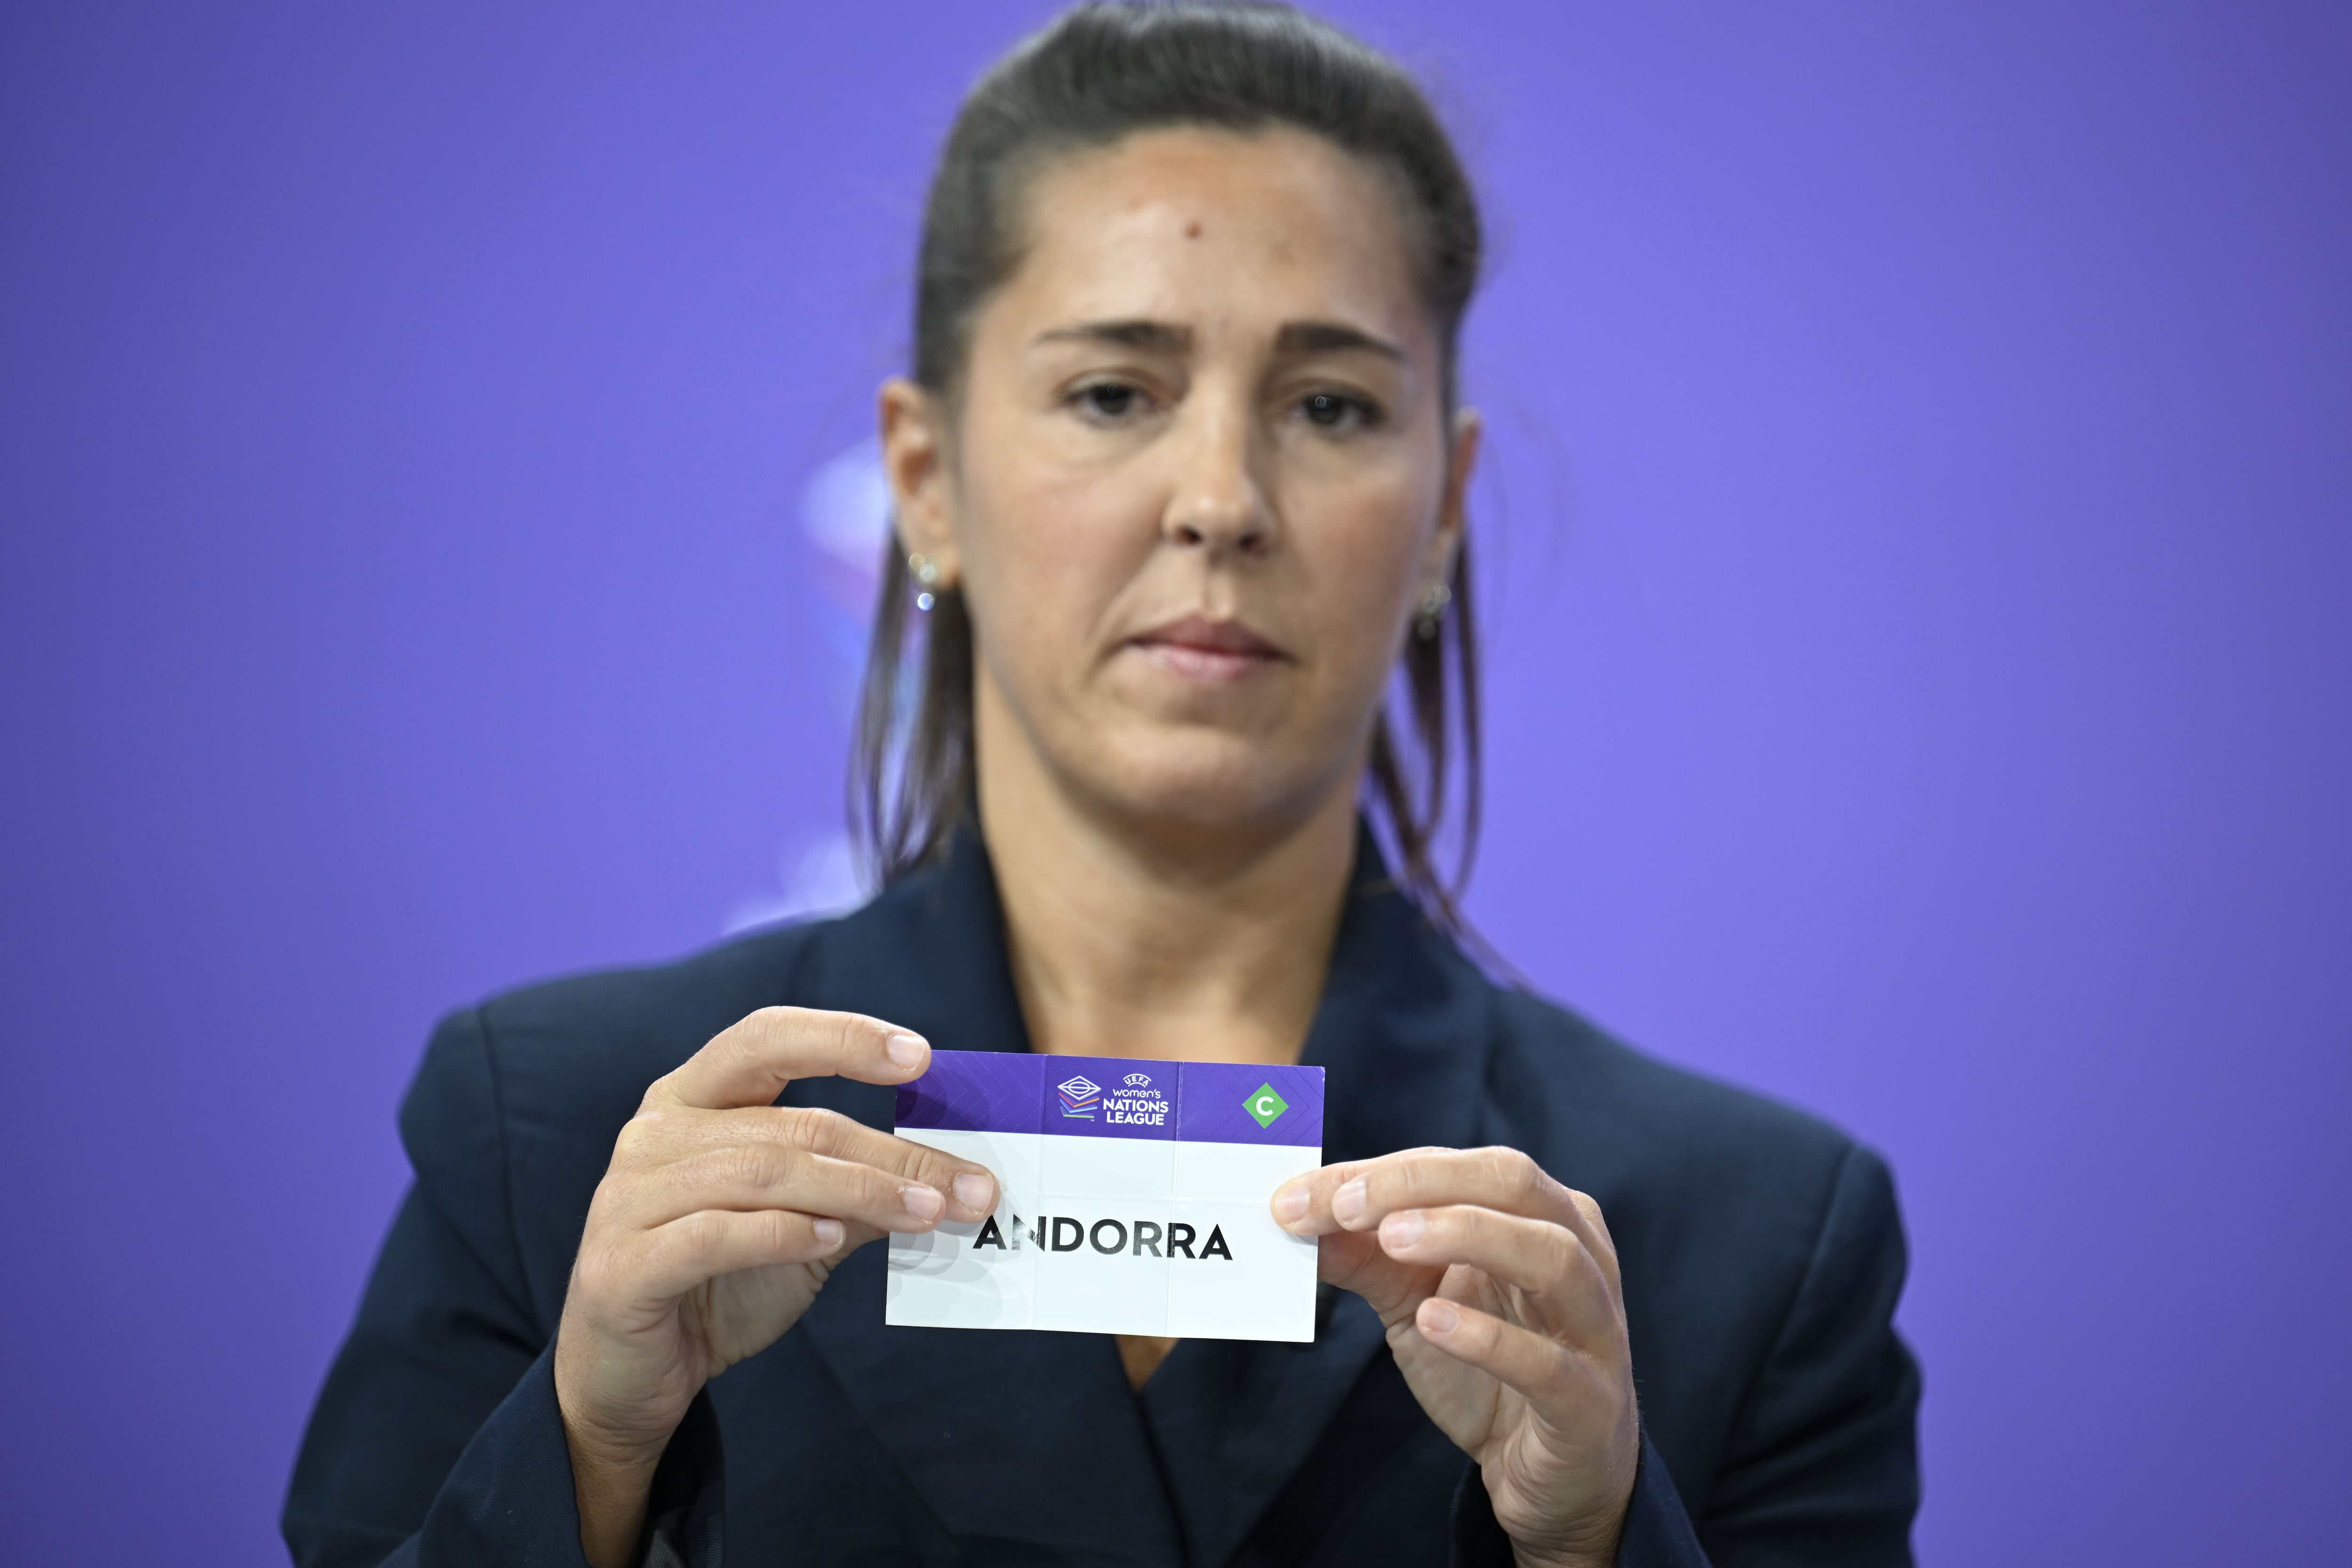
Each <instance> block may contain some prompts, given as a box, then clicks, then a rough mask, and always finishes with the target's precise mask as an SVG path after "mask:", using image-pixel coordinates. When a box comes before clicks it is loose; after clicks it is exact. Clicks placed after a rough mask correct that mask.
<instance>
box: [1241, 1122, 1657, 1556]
mask: <svg viewBox="0 0 2352 1568" xmlns="http://www.w3.org/2000/svg"><path fill="white" fill-rule="evenodd" d="M1274 1217H1275V1219H1276V1221H1277V1222H1278V1223H1280V1224H1281V1226H1282V1227H1283V1228H1284V1229H1285V1230H1287V1231H1289V1232H1290V1233H1291V1234H1293V1235H1294V1236H1316V1237H1322V1249H1323V1258H1322V1270H1321V1271H1322V1277H1323V1279H1325V1280H1327V1281H1328V1282H1329V1283H1331V1284H1333V1285H1337V1286H1339V1287H1341V1288H1343V1289H1349V1290H1353V1291H1354V1292H1356V1294H1358V1295H1359V1296H1361V1297H1362V1298H1363V1299H1364V1300H1366V1301H1367V1302H1369V1303H1370V1306H1371V1308H1372V1310H1374V1311H1376V1312H1378V1313H1379V1314H1380V1316H1381V1322H1382V1323H1383V1324H1385V1325H1386V1326H1387V1329H1388V1340H1389V1348H1390V1350H1391V1352H1393V1353H1394V1355H1395V1356H1396V1362H1397V1366H1398V1367H1399V1368H1400V1369H1401V1370H1402V1372H1403V1373H1404V1376H1405V1382H1406V1383H1407V1384H1409V1385H1410V1386H1411V1387H1412V1392H1413V1396H1414V1397H1415V1398H1417V1399H1419V1400H1420V1401H1421V1406H1422V1408H1423V1410H1426V1411H1427V1412H1429V1417H1430V1419H1431V1420H1433V1421H1434V1422H1436V1423H1437V1426H1438V1427H1439V1429H1440V1430H1441V1431H1443V1432H1444V1434H1445V1435H1446V1436H1448V1437H1451V1438H1453V1439H1454V1442H1455V1443H1457V1444H1459V1445H1460V1446H1461V1447H1462V1448H1463V1450H1464V1451H1465V1452H1466V1453H1468V1454H1469V1456H1470V1457H1471V1458H1474V1459H1475V1460H1476V1461H1477V1462H1478V1465H1479V1467H1480V1468H1481V1470H1482V1471H1483V1473H1484V1475H1485V1479H1486V1494H1487V1496H1488V1497H1489V1498H1490V1499H1491V1500H1493V1502H1494V1506H1495V1519H1496V1522H1497V1523H1499V1524H1500V1525H1501V1526H1502V1527H1503V1529H1504V1531H1505V1532H1506V1533H1507V1534H1508V1535H1509V1536H1510V1538H1511V1541H1512V1543H1513V1545H1514V1546H1515V1547H1516V1548H1517V1556H1518V1560H1519V1562H1520V1563H1526V1564H1534V1563H1545V1564H1576V1565H1578V1568H1584V1565H1586V1564H1597V1563H1611V1562H1612V1561H1614V1559H1615V1557H1616V1552H1617V1538H1618V1535H1619V1533H1620V1532H1621V1531H1622V1529H1623V1527H1624V1521H1625V1507H1626V1503H1627V1500H1628V1499H1630V1498H1631V1497H1632V1495H1633V1470H1634V1466H1635V1464H1636V1462H1637V1460H1638V1459H1639V1458H1640V1454H1641V1426H1640V1418H1639V1416H1638V1415H1637V1414H1636V1412H1635V1408H1634V1402H1633V1358H1632V1356H1631V1354H1630V1352H1628V1349H1627V1344H1626V1337H1625V1303H1624V1297H1623V1292H1622V1286H1621V1283H1620V1281H1619V1279H1618V1275H1617V1250H1616V1248H1615V1247H1613V1246H1612V1244H1611V1242H1610V1239H1609V1227H1608V1226H1606V1225H1605V1224H1603V1223H1602V1221H1601V1205H1598V1204H1596V1203H1594V1202H1593V1201H1592V1200H1591V1198H1589V1197H1587V1196H1585V1195H1584V1194H1582V1193H1579V1192H1573V1191H1570V1189H1569V1188H1567V1187H1564V1186H1562V1185H1560V1184H1559V1183H1558V1182H1556V1181H1553V1180H1552V1179H1551V1177H1549V1175H1547V1174H1545V1173H1544V1172H1543V1171H1542V1169H1541V1168H1540V1167H1538V1165H1537V1164H1536V1163H1535V1162H1534V1161H1533V1160H1531V1159H1529V1158H1528V1156H1527V1155H1525V1154H1523V1153H1521V1152H1518V1151H1517V1150H1516V1149H1409V1150H1406V1151H1405V1152H1402V1153H1398V1154H1390V1155H1387V1156H1385V1157H1383V1158H1381V1159H1378V1160H1366V1161H1361V1162H1359V1163H1355V1164H1349V1165H1329V1166H1326V1167H1325V1168H1324V1169H1322V1170H1319V1171H1317V1172H1315V1173H1312V1174H1311V1175H1306V1176H1301V1177H1299V1178H1298V1179H1297V1180H1296V1181H1293V1182H1289V1183H1286V1184H1285V1185H1283V1186H1282V1187H1281V1188H1280V1189H1279V1190H1278V1191H1276V1194H1274Z"/></svg>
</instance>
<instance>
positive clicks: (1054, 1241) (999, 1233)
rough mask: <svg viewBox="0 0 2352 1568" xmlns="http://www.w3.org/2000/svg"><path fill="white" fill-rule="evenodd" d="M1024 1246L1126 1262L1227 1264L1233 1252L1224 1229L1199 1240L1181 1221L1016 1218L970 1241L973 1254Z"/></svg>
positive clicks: (988, 1226) (990, 1225) (991, 1221)
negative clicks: (1121, 1257)
mask: <svg viewBox="0 0 2352 1568" xmlns="http://www.w3.org/2000/svg"><path fill="white" fill-rule="evenodd" d="M1024 1242H1025V1243H1027V1244H1028V1245H1029V1246H1031V1247H1036V1248H1037V1249H1038V1250H1039V1251H1041V1252H1076V1251H1077V1250H1078V1248H1080V1247H1093V1248H1094V1249H1095V1250H1096V1251H1097V1252H1099V1253H1102V1254H1103V1255H1104V1256H1105V1257H1109V1256H1111V1255H1113V1254H1117V1253H1124V1254H1125V1255H1127V1256H1128V1257H1129V1258H1192V1259H1193V1260H1194V1261H1195V1262H1198V1261H1200V1260H1201V1259H1202V1258H1223V1259H1224V1260H1225V1261H1226V1262H1228V1263H1231V1262H1232V1261H1233V1260H1234V1253H1233V1248H1231V1247H1227V1246H1226V1245H1225V1233H1224V1229H1223V1226H1210V1227H1209V1234H1208V1237H1207V1239H1205V1240H1203V1239H1202V1237H1201V1231H1200V1227H1199V1226H1191V1225H1186V1224H1185V1223H1184V1222H1183V1221H1182V1220H1181V1219H1171V1220H1170V1221H1169V1222H1168V1223H1167V1224H1166V1225H1160V1224H1159V1223H1157V1222H1156V1221H1152V1220H1148V1219H1139V1220H1116V1219H1098V1220H1096V1221H1094V1222H1093V1223H1092V1224H1088V1223H1087V1221H1085V1220H1082V1219H1072V1218H1071V1217H1069V1216H1068V1215H1038V1216H1037V1217H1036V1218H1035V1219H1034V1220H1026V1219H1023V1218H1022V1217H1021V1216H1020V1215H1013V1226H1012V1229H1011V1231H1010V1232H1009V1233H1008V1232H1007V1231H1006V1230H1004V1229H1003V1227H1001V1226H998V1225H997V1223H996V1216H995V1215H989V1216H988V1219H987V1222H986V1223H985V1224H983V1225H982V1226H981V1227H980V1234H979V1235H978V1236H977V1237H973V1238H972V1243H971V1247H972V1250H973V1251H974V1252H977V1251H979V1250H980V1249H981V1248H982V1247H1003V1248H1004V1249H1005V1250H1006V1251H1008V1252H1018V1251H1020V1250H1021V1247H1022V1245H1023V1243H1024ZM1163 1247H1164V1248H1166V1250H1165V1251H1164V1252H1163V1251H1162V1250H1161V1248H1163Z"/></svg>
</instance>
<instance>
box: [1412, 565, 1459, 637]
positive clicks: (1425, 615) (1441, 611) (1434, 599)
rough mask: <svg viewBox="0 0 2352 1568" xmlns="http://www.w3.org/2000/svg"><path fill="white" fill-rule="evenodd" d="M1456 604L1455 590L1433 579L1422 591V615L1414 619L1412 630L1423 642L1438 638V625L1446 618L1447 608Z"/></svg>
mask: <svg viewBox="0 0 2352 1568" xmlns="http://www.w3.org/2000/svg"><path fill="white" fill-rule="evenodd" d="M1453 602H1454V590H1453V589H1451V588H1449V587H1447V586H1446V585H1445V584H1443V583H1440V582H1437V581H1435V580H1434V579H1433V580H1432V581H1431V582H1430V584H1429V586H1428V587H1426V588H1423V590H1422V591H1421V610H1420V614H1418V615H1417V616H1414V617H1413V624H1412V629H1413V633H1414V635H1415V636H1417V637H1420V638H1421V640H1422V641H1423V642H1429V641H1432V640H1433V639H1434V638H1435V637H1436V636H1437V623H1438V622H1440V621H1442V620H1444V618H1445V606H1446V605H1450V604H1452V603H1453Z"/></svg>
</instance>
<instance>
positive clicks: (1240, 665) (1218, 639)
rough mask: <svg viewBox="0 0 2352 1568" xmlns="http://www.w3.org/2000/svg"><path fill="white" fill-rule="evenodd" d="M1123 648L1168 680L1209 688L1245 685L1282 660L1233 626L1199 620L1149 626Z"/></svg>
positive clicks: (1279, 653) (1248, 632) (1269, 645)
mask: <svg viewBox="0 0 2352 1568" xmlns="http://www.w3.org/2000/svg"><path fill="white" fill-rule="evenodd" d="M1128 646H1129V647H1132V648H1134V649H1135V650H1136V651H1137V652H1139V653H1140V654H1142V655H1143V657H1144V658H1147V659H1149V660H1150V661H1151V663H1153V664H1154V665H1156V666H1158V667H1159V668H1161V669H1164V670H1166V671H1167V672H1168V673H1170V674H1171V675H1174V676H1179V677H1181V678H1182V679H1186V680H1195V681H1201V682H1202V683H1204V684H1209V685H1229V684H1231V683H1232V682H1234V681H1237V680H1246V679H1249V678H1250V677H1251V676H1253V675H1255V674H1257V673H1258V672H1259V671H1261V670H1264V669H1266V668H1270V667H1272V666H1273V665H1275V664H1276V663H1278V662H1280V661H1281V660H1282V659H1284V658H1286V657H1287V656H1286V654H1284V652H1283V651H1282V650H1281V649H1280V648H1278V647H1276V646H1275V645H1274V644H1272V643H1270V642H1268V641H1266V640H1265V638H1264V637H1260V636H1258V635H1257V633H1255V632H1254V631H1252V630H1250V629H1249V627H1247V626H1244V625H1242V624H1241V623H1240V622H1239V621H1213V620H1210V619H1208V618H1207V617H1205V616H1184V617H1182V618H1181V620H1173V621H1170V622H1169V623H1167V624H1166V625H1165V626H1154V627H1153V628H1152V629H1151V630H1150V631H1148V632H1145V633H1143V634H1142V635H1141V636H1139V637H1135V638H1133V639H1131V640H1130V641H1129V644H1128Z"/></svg>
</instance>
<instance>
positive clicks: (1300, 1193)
mask: <svg viewBox="0 0 2352 1568" xmlns="http://www.w3.org/2000/svg"><path fill="white" fill-rule="evenodd" d="M1274 1217H1275V1219H1276V1222H1277V1223H1279V1224H1282V1225H1297V1223H1298V1222H1299V1221H1300V1220H1302V1219H1305V1218H1306V1217H1307V1188H1306V1187H1305V1186H1304V1185H1292V1186H1287V1187H1285V1188H1283V1189H1282V1190H1281V1191H1280V1192H1278V1193H1276V1194H1274Z"/></svg>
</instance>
